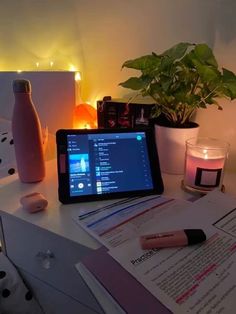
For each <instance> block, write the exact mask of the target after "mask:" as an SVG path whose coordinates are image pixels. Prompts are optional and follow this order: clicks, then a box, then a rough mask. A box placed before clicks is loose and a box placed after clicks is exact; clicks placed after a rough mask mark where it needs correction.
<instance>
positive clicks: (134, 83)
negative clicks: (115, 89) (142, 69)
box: [119, 77, 149, 90]
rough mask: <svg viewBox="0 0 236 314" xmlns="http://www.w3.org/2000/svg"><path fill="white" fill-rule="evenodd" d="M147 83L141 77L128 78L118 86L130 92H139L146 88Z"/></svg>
mask: <svg viewBox="0 0 236 314" xmlns="http://www.w3.org/2000/svg"><path fill="white" fill-rule="evenodd" d="M148 84H149V81H147V80H146V81H145V80H144V79H142V77H130V78H129V79H128V80H127V81H125V82H122V83H120V84H119V85H120V86H122V87H125V88H130V89H132V90H140V89H142V88H145V87H147V85H148Z"/></svg>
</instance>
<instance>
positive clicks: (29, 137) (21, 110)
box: [12, 79, 45, 183]
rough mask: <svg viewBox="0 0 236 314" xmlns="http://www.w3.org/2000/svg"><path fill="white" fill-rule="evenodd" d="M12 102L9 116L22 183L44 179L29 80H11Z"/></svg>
mask: <svg viewBox="0 0 236 314" xmlns="http://www.w3.org/2000/svg"><path fill="white" fill-rule="evenodd" d="M13 92H14V95H15V105H14V110H13V117H12V134H13V140H14V147H15V154H16V163H17V169H18V174H19V178H20V180H21V181H22V182H26V183H31V182H38V181H41V180H43V178H44V176H45V162H44V153H43V139H42V130H41V124H40V120H39V117H38V114H37V111H36V109H35V107H34V104H33V102H32V99H31V85H30V82H29V81H28V80H22V79H20V80H14V81H13Z"/></svg>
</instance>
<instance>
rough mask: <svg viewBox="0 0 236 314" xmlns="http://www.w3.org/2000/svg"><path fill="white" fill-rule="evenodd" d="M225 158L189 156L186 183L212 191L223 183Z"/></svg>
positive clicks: (187, 158) (186, 166)
mask: <svg viewBox="0 0 236 314" xmlns="http://www.w3.org/2000/svg"><path fill="white" fill-rule="evenodd" d="M224 163H225V157H224V156H211V157H210V158H208V157H206V156H193V155H190V154H187V156H186V164H185V178H184V183H185V185H187V186H190V187H193V188H199V187H202V188H203V189H209V188H210V189H211V188H214V187H217V186H218V185H219V183H220V181H221V176H222V173H223V168H224Z"/></svg>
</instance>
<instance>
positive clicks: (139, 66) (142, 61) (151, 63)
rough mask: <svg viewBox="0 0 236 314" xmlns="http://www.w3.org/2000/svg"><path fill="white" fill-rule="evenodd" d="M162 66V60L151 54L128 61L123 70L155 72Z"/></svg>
mask: <svg viewBox="0 0 236 314" xmlns="http://www.w3.org/2000/svg"><path fill="white" fill-rule="evenodd" d="M159 64H160V58H159V57H158V56H157V55H154V54H151V55H146V56H142V57H140V58H136V59H133V60H128V61H126V62H125V63H124V64H123V65H122V68H124V67H126V68H131V69H135V70H140V71H147V70H153V69H155V68H156V67H157V66H158V65H159Z"/></svg>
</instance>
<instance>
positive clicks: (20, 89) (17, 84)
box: [12, 79, 31, 93]
mask: <svg viewBox="0 0 236 314" xmlns="http://www.w3.org/2000/svg"><path fill="white" fill-rule="evenodd" d="M12 86H13V92H14V93H31V84H30V81H28V80H23V79H21V80H20V79H17V80H14V81H13V83H12Z"/></svg>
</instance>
